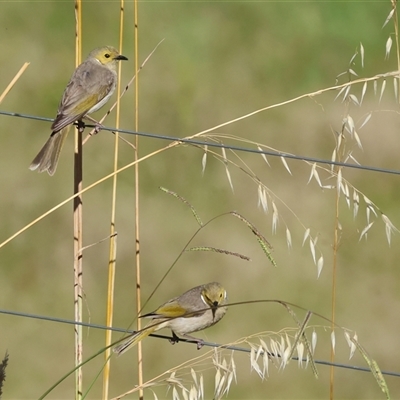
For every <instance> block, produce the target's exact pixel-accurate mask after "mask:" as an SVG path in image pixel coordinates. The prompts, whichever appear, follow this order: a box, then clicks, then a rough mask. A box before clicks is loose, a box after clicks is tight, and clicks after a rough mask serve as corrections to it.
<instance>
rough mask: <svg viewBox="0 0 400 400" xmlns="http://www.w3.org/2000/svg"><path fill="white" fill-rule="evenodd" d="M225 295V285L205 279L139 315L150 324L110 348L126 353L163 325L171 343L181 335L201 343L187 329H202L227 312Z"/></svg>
mask: <svg viewBox="0 0 400 400" xmlns="http://www.w3.org/2000/svg"><path fill="white" fill-rule="evenodd" d="M226 301H227V296H226V291H225V289H224V288H223V287H222V286H221V284H219V283H218V282H211V283H207V284H206V285H201V286H196V287H194V288H193V289H190V290H188V291H187V292H185V293H183V294H182V295H180V296H179V297H175V298H173V299H171V300H169V301H167V302H166V303H164V304H163V305H161V306H160V307H158V308H157V310H155V311H153V312H151V313H149V314H146V315H142V316H141V318H151V321H150V322H149V324H148V325H147V326H146V327H145V328H144V329H142V330H140V331H138V332H136V333H134V334H133V335H132V336H130V337H128V339H126V340H125V341H124V342H122V343H121V344H120V345H118V346H116V347H115V348H114V349H113V350H114V353H117V354H118V355H120V354H123V353H125V352H126V351H128V350H129V349H130V348H131V347H133V346H135V345H136V344H137V343H138V342H140V341H141V340H142V339H144V338H145V337H146V336H149V335H150V334H151V333H153V332H156V331H158V330H159V329H162V328H170V329H171V331H172V340H171V342H172V343H175V342H178V341H179V337H178V336H177V335H180V336H185V337H187V338H190V339H192V340H195V341H196V342H197V348H198V349H200V348H201V347H202V346H203V343H204V341H203V340H202V339H198V338H194V337H192V336H190V335H188V333H192V332H197V331H201V330H203V329H205V328H208V327H209V326H212V325H214V324H216V323H217V322H218V321H219V320H220V319H221V318H222V317H223V316H224V315H225V313H226V309H227V307H224V304H226Z"/></svg>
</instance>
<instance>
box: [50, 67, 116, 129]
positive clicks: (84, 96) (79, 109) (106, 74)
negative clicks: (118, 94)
mask: <svg viewBox="0 0 400 400" xmlns="http://www.w3.org/2000/svg"><path fill="white" fill-rule="evenodd" d="M95 67H96V66H94V65H93V64H92V63H88V62H84V63H83V64H81V65H80V66H79V67H78V68H77V69H76V70H75V72H74V74H73V75H72V77H71V80H70V81H69V83H68V85H67V87H66V88H65V91H64V94H63V96H62V99H61V102H60V105H59V107H58V112H57V117H56V119H55V120H54V122H53V125H52V127H51V129H52V131H53V132H58V131H59V130H61V129H62V128H64V127H65V126H67V125H70V124H72V123H73V122H75V121H77V120H79V119H81V118H82V117H83V116H84V115H85V114H86V113H87V112H88V111H89V110H90V109H91V108H92V107H94V106H95V105H96V104H97V103H99V102H100V101H101V100H102V99H103V98H104V97H106V96H107V94H109V93H110V91H111V90H112V89H113V87H114V86H115V75H114V74H113V72H112V71H110V70H109V69H108V68H104V67H98V66H97V67H98V68H95Z"/></svg>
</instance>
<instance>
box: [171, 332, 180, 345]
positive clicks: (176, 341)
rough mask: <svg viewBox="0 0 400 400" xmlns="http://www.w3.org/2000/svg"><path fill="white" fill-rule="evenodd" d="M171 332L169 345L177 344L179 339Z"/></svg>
mask: <svg viewBox="0 0 400 400" xmlns="http://www.w3.org/2000/svg"><path fill="white" fill-rule="evenodd" d="M171 332H172V338H171V339H169V341H170V343H171V344H175V343H178V342H179V337H178V336H176V333H175V332H174V331H171Z"/></svg>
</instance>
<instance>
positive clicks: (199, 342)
mask: <svg viewBox="0 0 400 400" xmlns="http://www.w3.org/2000/svg"><path fill="white" fill-rule="evenodd" d="M182 336H185V337H186V338H188V339H190V340H193V341H194V342H196V343H197V350H200V349H201V348H202V347H203V346H204V340H203V339H199V338H197V337H194V336H190V335H188V334H186V335H182Z"/></svg>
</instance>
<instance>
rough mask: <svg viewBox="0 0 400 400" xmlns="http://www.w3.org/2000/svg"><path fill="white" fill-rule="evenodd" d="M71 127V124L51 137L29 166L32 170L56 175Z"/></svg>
mask: <svg viewBox="0 0 400 400" xmlns="http://www.w3.org/2000/svg"><path fill="white" fill-rule="evenodd" d="M70 127H71V126H70V125H69V126H67V127H65V128H63V129H61V131H59V132H57V133H54V134H52V135H51V136H50V137H49V139H48V140H47V142H46V143H45V144H44V146H43V147H42V149H41V150H40V151H39V153H38V154H37V156H36V157H35V158H34V159H33V161H32V163H31V165H30V166H29V169H30V170H31V171H35V170H37V171H38V172H43V171H47V172H48V173H49V175H54V172H56V168H57V164H58V158H59V157H60V152H61V149H62V146H63V144H64V142H65V139H66V138H67V135H68V132H69V128H70Z"/></svg>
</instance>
